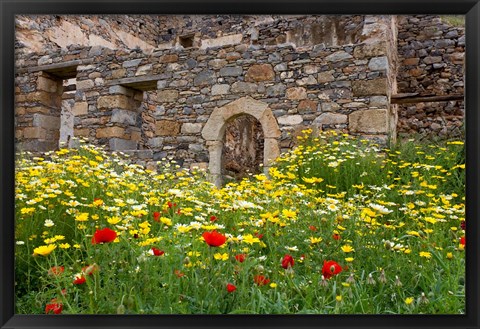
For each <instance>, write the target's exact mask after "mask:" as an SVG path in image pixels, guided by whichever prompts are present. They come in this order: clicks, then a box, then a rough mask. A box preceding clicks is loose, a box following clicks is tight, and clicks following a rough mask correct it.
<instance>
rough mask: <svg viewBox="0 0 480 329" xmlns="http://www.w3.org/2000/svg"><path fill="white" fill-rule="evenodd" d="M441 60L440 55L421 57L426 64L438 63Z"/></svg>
mask: <svg viewBox="0 0 480 329" xmlns="http://www.w3.org/2000/svg"><path fill="white" fill-rule="evenodd" d="M441 61H442V56H427V57H425V58H424V59H423V62H424V63H425V64H427V65H430V64H433V63H440V62H441Z"/></svg>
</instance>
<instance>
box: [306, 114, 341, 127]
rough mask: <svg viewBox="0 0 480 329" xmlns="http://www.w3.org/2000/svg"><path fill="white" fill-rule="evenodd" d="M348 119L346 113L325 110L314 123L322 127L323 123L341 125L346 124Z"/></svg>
mask: <svg viewBox="0 0 480 329" xmlns="http://www.w3.org/2000/svg"><path fill="white" fill-rule="evenodd" d="M347 121H348V116H347V115H345V114H340V113H331V112H325V113H322V114H320V115H319V116H318V117H317V118H316V119H315V120H313V122H312V124H313V125H314V126H317V127H320V128H321V127H322V126H323V125H339V124H345V123H347Z"/></svg>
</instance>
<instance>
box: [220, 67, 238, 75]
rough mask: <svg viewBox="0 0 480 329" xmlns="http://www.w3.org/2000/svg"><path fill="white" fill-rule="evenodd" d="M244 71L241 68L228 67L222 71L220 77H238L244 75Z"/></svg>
mask: <svg viewBox="0 0 480 329" xmlns="http://www.w3.org/2000/svg"><path fill="white" fill-rule="evenodd" d="M242 72H243V69H242V68H241V67H239V66H234V67H231V66H228V67H224V68H222V69H220V76H222V77H237V76H239V75H242Z"/></svg>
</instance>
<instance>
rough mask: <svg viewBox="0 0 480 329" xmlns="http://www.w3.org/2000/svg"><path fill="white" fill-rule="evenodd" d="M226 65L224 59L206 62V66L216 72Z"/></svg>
mask: <svg viewBox="0 0 480 329" xmlns="http://www.w3.org/2000/svg"><path fill="white" fill-rule="evenodd" d="M227 64H228V62H227V61H226V60H224V59H212V60H211V61H209V62H208V66H210V67H211V68H213V69H215V70H218V69H220V68H222V67H224V66H225V65H227Z"/></svg>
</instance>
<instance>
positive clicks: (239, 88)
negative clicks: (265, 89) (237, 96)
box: [231, 81, 258, 94]
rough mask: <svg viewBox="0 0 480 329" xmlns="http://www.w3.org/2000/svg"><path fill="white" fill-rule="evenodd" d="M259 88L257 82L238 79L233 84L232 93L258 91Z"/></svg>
mask: <svg viewBox="0 0 480 329" xmlns="http://www.w3.org/2000/svg"><path fill="white" fill-rule="evenodd" d="M257 88H258V85H257V84H256V83H251V82H242V81H238V82H235V83H234V84H233V85H232V88H231V91H232V93H247V94H251V93H255V92H257Z"/></svg>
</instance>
